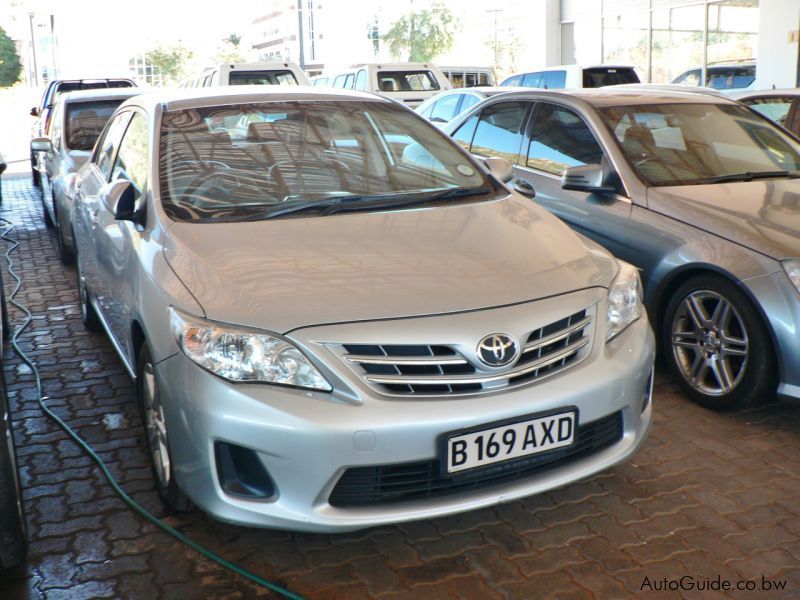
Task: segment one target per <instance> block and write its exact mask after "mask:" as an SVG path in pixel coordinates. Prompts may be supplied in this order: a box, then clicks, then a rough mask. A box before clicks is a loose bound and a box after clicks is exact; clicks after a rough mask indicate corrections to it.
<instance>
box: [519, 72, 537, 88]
mask: <svg viewBox="0 0 800 600" xmlns="http://www.w3.org/2000/svg"><path fill="white" fill-rule="evenodd" d="M522 85H523V86H524V87H542V74H541V73H528V74H527V75H525V76H524V77H523V78H522Z"/></svg>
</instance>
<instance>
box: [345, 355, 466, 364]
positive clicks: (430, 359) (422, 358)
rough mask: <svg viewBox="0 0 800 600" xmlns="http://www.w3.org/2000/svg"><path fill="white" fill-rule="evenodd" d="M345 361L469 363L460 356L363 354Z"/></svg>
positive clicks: (369, 362) (372, 362)
mask: <svg viewBox="0 0 800 600" xmlns="http://www.w3.org/2000/svg"><path fill="white" fill-rule="evenodd" d="M344 359H345V360H346V361H348V362H353V363H359V364H369V365H431V366H438V365H465V364H467V361H466V360H465V359H463V358H460V357H458V356H454V357H452V358H451V357H449V356H368V355H361V354H346V355H345V356H344Z"/></svg>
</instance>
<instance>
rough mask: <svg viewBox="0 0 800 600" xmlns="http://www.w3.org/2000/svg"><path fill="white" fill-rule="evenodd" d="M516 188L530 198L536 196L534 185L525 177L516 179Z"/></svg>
mask: <svg viewBox="0 0 800 600" xmlns="http://www.w3.org/2000/svg"><path fill="white" fill-rule="evenodd" d="M514 190H515V191H517V192H519V193H520V194H522V195H523V196H527V197H528V198H535V197H536V190H535V189H533V186H532V185H531V184H530V182H528V181H525V180H524V179H515V180H514Z"/></svg>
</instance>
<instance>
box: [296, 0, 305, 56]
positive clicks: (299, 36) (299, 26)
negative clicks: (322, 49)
mask: <svg viewBox="0 0 800 600" xmlns="http://www.w3.org/2000/svg"><path fill="white" fill-rule="evenodd" d="M305 1H306V0H297V41H298V43H299V44H300V56H299V61H298V62H299V64H300V68H301V69H305V68H306V54H305V49H304V48H303V46H304V45H305V44H304V43H303V42H304V39H303V37H304V35H303V2H305Z"/></svg>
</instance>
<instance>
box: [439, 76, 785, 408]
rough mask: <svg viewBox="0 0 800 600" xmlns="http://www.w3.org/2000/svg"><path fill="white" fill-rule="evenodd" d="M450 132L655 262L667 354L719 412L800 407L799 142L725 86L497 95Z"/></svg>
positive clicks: (651, 269) (647, 264) (619, 251)
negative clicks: (777, 401) (724, 93)
mask: <svg viewBox="0 0 800 600" xmlns="http://www.w3.org/2000/svg"><path fill="white" fill-rule="evenodd" d="M446 131H448V132H449V133H451V134H452V136H453V138H454V139H455V140H457V141H458V142H459V143H461V144H462V145H463V146H464V147H465V148H466V149H468V150H469V151H470V152H472V153H473V154H474V155H476V156H477V157H491V156H494V157H503V158H506V159H508V160H509V161H511V162H512V163H513V164H514V165H515V166H514V171H515V173H514V182H513V186H514V188H515V189H516V190H517V191H518V192H520V193H522V194H525V195H527V196H528V197H529V198H531V199H532V200H533V201H534V202H536V203H538V204H541V205H542V206H544V207H546V208H548V209H549V210H550V211H552V212H553V213H554V214H555V215H557V216H558V217H560V218H561V219H563V220H564V221H565V222H566V223H568V224H569V225H570V226H572V227H573V228H574V229H575V230H577V231H578V232H580V233H582V234H583V235H586V236H587V237H590V238H592V239H593V240H594V241H596V242H597V243H599V244H601V245H603V246H604V247H605V248H607V249H608V250H610V251H611V252H613V253H614V255H615V256H617V257H618V258H620V259H622V260H625V261H628V262H630V263H631V264H634V265H636V266H637V267H639V268H640V269H641V271H642V279H643V281H644V292H645V303H646V305H647V308H648V312H649V314H650V318H651V320H652V321H653V323H654V326H655V327H656V331H657V332H658V333H660V340H661V343H662V348H663V352H662V356H663V357H664V359H665V360H666V362H667V364H668V365H669V366H670V369H671V370H672V372H673V374H674V375H675V376H676V379H677V380H678V381H679V382H680V383H681V384H682V386H683V388H684V390H685V391H686V393H687V394H688V395H689V396H690V397H691V398H692V399H693V400H695V401H696V402H698V403H699V404H701V405H703V406H706V407H708V408H712V409H718V410H721V409H731V408H740V407H743V406H746V405H749V404H755V403H758V402H762V401H765V400H769V399H771V398H774V396H775V394H776V391H777V395H778V396H779V397H780V398H781V399H784V400H788V401H793V402H796V403H797V402H800V207H798V202H797V199H798V197H800V143H798V141H797V139H796V138H792V137H791V136H790V135H789V134H787V133H786V132H785V130H783V129H781V128H779V127H777V126H776V125H775V124H774V123H772V122H770V121H768V120H767V119H765V118H764V117H762V116H760V115H758V114H756V112H754V111H752V110H750V109H748V108H746V107H744V106H742V105H740V104H738V103H736V102H734V101H732V100H729V99H727V98H723V97H720V96H717V95H715V94H705V93H696V92H675V91H663V90H651V91H648V90H646V89H644V88H641V87H638V88H627V89H619V88H604V89H602V90H575V91H570V92H559V91H544V90H542V91H538V92H537V91H533V90H531V91H529V92H513V93H510V94H504V95H502V96H495V97H494V98H490V99H489V100H486V101H484V102H483V103H481V104H480V105H478V106H476V107H475V108H474V109H473V110H472V111H469V112H468V113H467V114H465V115H463V116H462V117H460V118H459V119H457V120H456V121H455V122H453V123H452V124H451V125H450V126H448V127H447V128H446Z"/></svg>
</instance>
